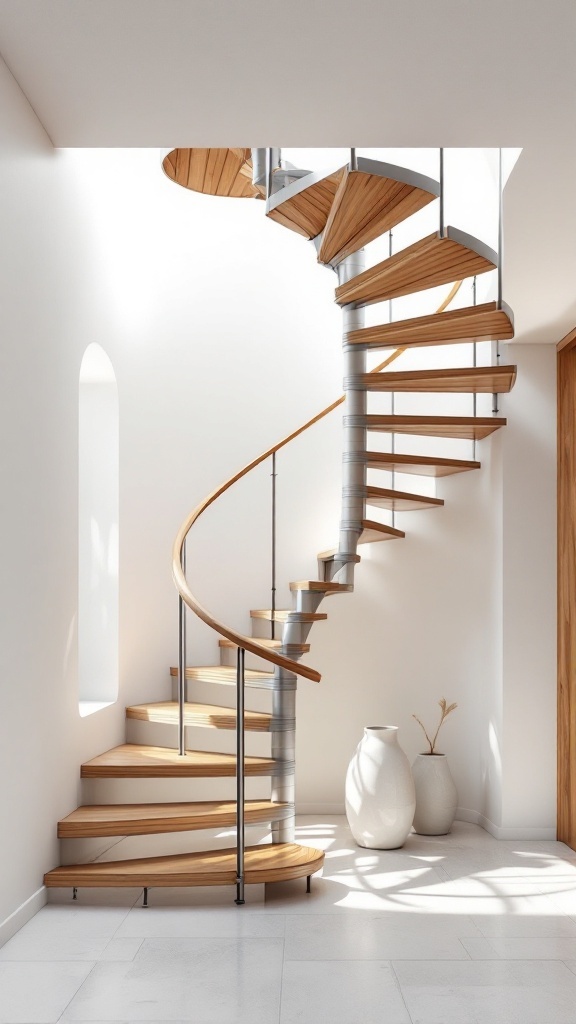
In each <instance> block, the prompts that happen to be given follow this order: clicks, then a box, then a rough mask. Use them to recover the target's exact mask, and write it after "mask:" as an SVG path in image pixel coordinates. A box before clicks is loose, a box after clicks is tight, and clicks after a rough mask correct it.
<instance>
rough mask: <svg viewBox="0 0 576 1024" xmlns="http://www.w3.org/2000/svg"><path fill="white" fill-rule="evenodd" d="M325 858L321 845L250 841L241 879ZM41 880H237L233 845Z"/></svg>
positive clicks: (265, 877)
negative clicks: (319, 847) (265, 844)
mask: <svg viewBox="0 0 576 1024" xmlns="http://www.w3.org/2000/svg"><path fill="white" fill-rule="evenodd" d="M323 863H324V853H323V851H321V850H314V849H313V848H312V847H310V846H299V845H298V844H297V843H275V844H272V845H268V846H248V847H247V848H246V852H245V860H244V865H245V879H244V880H245V882H246V883H247V884H258V883H260V884H262V883H263V882H286V881H289V880H290V879H293V878H304V877H307V876H308V875H313V874H314V872H315V871H318V870H319V869H320V868H321V867H322V865H323ZM44 885H45V886H46V887H47V888H53V889H54V888H70V887H75V888H78V889H79V888H84V887H85V888H91V889H93V888H116V887H121V886H128V887H133V886H138V887H139V886H142V887H145V888H152V887H154V886H194V885H236V849H235V848H232V849H227V850H207V851H206V852H204V853H183V854H176V855H172V856H168V857H141V858H139V859H137V860H118V861H108V862H101V863H98V864H70V865H68V866H65V867H59V868H54V869H53V870H52V871H48V872H47V874H45V875H44Z"/></svg>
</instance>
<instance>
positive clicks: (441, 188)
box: [439, 147, 444, 238]
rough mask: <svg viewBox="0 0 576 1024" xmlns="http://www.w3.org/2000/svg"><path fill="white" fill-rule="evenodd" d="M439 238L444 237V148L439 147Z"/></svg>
mask: <svg viewBox="0 0 576 1024" xmlns="http://www.w3.org/2000/svg"><path fill="white" fill-rule="evenodd" d="M439 153H440V238H444V150H443V149H442V147H440V150H439Z"/></svg>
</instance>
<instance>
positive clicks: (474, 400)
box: [472, 274, 478, 459]
mask: <svg viewBox="0 0 576 1024" xmlns="http://www.w3.org/2000/svg"><path fill="white" fill-rule="evenodd" d="M472 305H473V306H475V305H476V274H474V277H473V278H472ZM477 362H478V347H477V345H476V342H475V341H473V342H472V366H476V365H477ZM477 410H478V395H477V394H476V392H475V391H474V392H473V393H472V415H473V416H476V415H477ZM472 458H473V459H476V434H474V440H473V442H472Z"/></svg>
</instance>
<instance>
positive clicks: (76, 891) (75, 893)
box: [72, 886, 78, 900]
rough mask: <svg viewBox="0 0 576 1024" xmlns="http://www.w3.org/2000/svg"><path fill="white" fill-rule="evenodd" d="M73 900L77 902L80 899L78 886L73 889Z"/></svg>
mask: <svg viewBox="0 0 576 1024" xmlns="http://www.w3.org/2000/svg"><path fill="white" fill-rule="evenodd" d="M72 899H73V900H77V899H78V889H77V888H76V886H74V888H73V889H72Z"/></svg>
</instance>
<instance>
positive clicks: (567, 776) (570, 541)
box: [557, 344, 576, 849]
mask: <svg viewBox="0 0 576 1024" xmlns="http://www.w3.org/2000/svg"><path fill="white" fill-rule="evenodd" d="M557 362H558V770H557V771H558V839H559V840H560V841H561V842H563V843H567V845H568V846H571V847H572V849H576V348H574V347H573V346H572V345H571V344H566V345H564V346H563V347H562V348H561V349H560V350H559V352H558V357H557Z"/></svg>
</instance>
